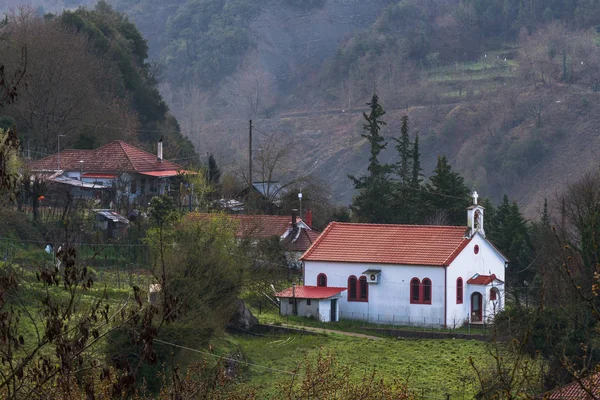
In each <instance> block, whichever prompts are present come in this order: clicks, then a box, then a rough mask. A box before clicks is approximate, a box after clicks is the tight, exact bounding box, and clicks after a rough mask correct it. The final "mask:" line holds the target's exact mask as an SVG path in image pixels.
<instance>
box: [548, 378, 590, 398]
mask: <svg viewBox="0 0 600 400" xmlns="http://www.w3.org/2000/svg"><path fill="white" fill-rule="evenodd" d="M540 398H541V399H544V400H592V399H597V398H600V373H595V374H592V375H590V376H588V377H586V378H583V379H581V380H580V381H574V382H571V383H569V384H568V385H565V386H563V387H559V388H557V389H554V390H552V391H550V392H548V393H545V394H544V395H542V396H540Z"/></svg>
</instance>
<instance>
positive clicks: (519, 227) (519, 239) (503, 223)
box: [488, 195, 536, 304]
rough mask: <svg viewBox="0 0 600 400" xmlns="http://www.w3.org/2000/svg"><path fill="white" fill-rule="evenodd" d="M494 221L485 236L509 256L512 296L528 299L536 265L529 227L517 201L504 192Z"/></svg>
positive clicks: (508, 274)
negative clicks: (509, 198) (493, 224)
mask: <svg viewBox="0 0 600 400" xmlns="http://www.w3.org/2000/svg"><path fill="white" fill-rule="evenodd" d="M495 220H496V223H495V227H494V229H493V230H491V231H490V232H489V234H488V238H489V239H490V240H492V241H493V242H494V244H495V245H496V246H497V247H498V249H499V250H500V251H501V252H502V253H503V254H504V255H505V256H506V257H507V258H508V259H509V260H510V263H509V265H508V269H507V271H506V276H507V282H506V283H507V285H508V288H509V289H510V290H511V293H513V295H514V297H515V300H516V302H517V304H518V303H520V301H521V300H525V302H528V301H529V299H530V298H528V296H530V295H533V293H534V292H535V287H534V285H533V283H534V280H535V277H536V269H535V268H534V266H533V265H532V262H533V259H534V257H533V246H532V244H531V228H530V226H529V224H528V222H527V220H526V219H525V218H524V217H523V215H522V214H521V211H520V210H519V206H518V205H517V203H516V202H512V203H511V202H510V201H509V200H508V197H507V196H506V195H505V196H504V197H503V199H502V203H501V204H500V205H499V206H498V209H497V212H496V218H495Z"/></svg>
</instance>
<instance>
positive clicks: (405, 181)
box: [394, 115, 412, 224]
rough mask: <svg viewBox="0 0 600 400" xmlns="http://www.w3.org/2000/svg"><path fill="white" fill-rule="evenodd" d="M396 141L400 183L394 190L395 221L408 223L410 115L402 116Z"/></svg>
mask: <svg viewBox="0 0 600 400" xmlns="http://www.w3.org/2000/svg"><path fill="white" fill-rule="evenodd" d="M394 141H395V142H396V151H397V152H398V161H397V162H396V165H395V171H396V175H397V176H398V183H397V184H396V185H395V190H394V214H395V217H394V222H397V223H400V224H407V223H409V222H410V220H411V211H412V210H411V201H410V199H411V196H410V195H411V193H410V180H411V169H410V167H411V156H412V154H411V149H410V137H409V135H408V116H406V115H404V116H403V117H402V127H401V129H400V137H399V138H394Z"/></svg>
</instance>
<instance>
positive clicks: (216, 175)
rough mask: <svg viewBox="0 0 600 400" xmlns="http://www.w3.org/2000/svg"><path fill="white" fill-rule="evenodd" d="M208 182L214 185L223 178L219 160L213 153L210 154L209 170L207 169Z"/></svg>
mask: <svg viewBox="0 0 600 400" xmlns="http://www.w3.org/2000/svg"><path fill="white" fill-rule="evenodd" d="M207 178H208V182H209V183H212V184H213V185H218V184H219V182H220V180H221V171H220V170H219V166H218V165H217V161H216V160H215V157H213V155H212V154H210V155H209V156H208V171H207Z"/></svg>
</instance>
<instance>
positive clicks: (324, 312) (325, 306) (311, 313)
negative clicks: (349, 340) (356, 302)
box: [279, 296, 339, 322]
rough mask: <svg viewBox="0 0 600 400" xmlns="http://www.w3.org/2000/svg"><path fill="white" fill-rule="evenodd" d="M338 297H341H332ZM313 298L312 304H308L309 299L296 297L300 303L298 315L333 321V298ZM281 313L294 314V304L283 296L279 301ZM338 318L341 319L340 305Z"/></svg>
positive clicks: (337, 312) (337, 311)
mask: <svg viewBox="0 0 600 400" xmlns="http://www.w3.org/2000/svg"><path fill="white" fill-rule="evenodd" d="M332 298H337V299H338V304H339V297H335V296H334V297H332ZM332 298H328V299H320V300H318V299H312V300H311V301H310V303H311V304H310V305H309V304H307V303H308V302H307V299H296V302H297V304H298V316H301V317H309V318H310V317H313V318H316V319H318V320H319V321H321V322H330V321H331V299H332ZM279 314H280V315H294V307H293V304H290V299H289V298H282V299H280V302H279ZM336 320H338V321H339V305H338V307H337V310H336Z"/></svg>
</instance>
